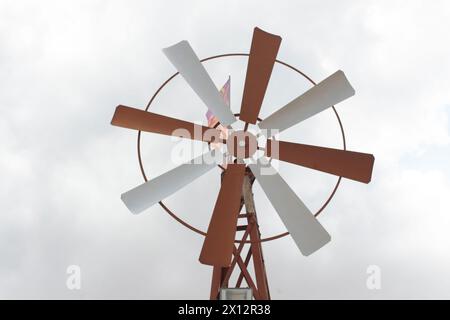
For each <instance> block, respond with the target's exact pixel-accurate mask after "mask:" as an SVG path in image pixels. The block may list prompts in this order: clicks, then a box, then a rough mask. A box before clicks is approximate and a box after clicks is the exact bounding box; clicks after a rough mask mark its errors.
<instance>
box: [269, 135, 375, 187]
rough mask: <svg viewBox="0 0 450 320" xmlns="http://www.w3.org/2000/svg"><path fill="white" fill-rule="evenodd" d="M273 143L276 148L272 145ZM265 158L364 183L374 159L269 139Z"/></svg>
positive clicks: (363, 154)
mask: <svg viewBox="0 0 450 320" xmlns="http://www.w3.org/2000/svg"><path fill="white" fill-rule="evenodd" d="M275 143H276V144H278V147H276V146H275V145H272V144H275ZM277 148H278V150H276V149H277ZM266 155H267V156H268V157H273V158H276V159H279V160H282V161H286V162H290V163H293V164H298V165H300V166H303V167H307V168H311V169H315V170H319V171H322V172H327V173H331V174H334V175H337V176H341V177H344V178H348V179H352V180H356V181H359V182H364V183H369V182H370V180H371V178H372V169H373V163H374V161H375V158H374V156H373V155H371V154H367V153H360V152H354V151H346V150H339V149H332V148H324V147H317V146H311V145H306V144H299V143H292V142H285V141H276V142H275V141H273V140H270V139H269V140H267V147H266Z"/></svg>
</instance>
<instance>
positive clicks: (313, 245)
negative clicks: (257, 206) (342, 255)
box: [249, 160, 331, 256]
mask: <svg viewBox="0 0 450 320" xmlns="http://www.w3.org/2000/svg"><path fill="white" fill-rule="evenodd" d="M249 167H250V170H251V171H252V172H253V174H254V175H255V177H256V180H258V183H259V184H260V185H261V187H262V189H263V190H264V192H265V194H266V195H267V198H268V199H269V200H270V202H271V203H272V205H273V207H274V209H275V210H276V211H277V213H278V215H279V216H280V218H281V220H282V221H283V223H284V225H285V227H286V229H287V230H288V231H289V233H290V234H291V236H292V238H293V239H294V241H295V243H296V244H297V247H298V248H299V249H300V251H301V253H302V254H303V255H304V256H308V255H310V254H311V253H313V252H315V251H317V250H319V249H320V248H321V247H323V246H324V245H325V244H327V243H328V242H329V241H330V240H331V237H330V235H329V234H328V232H327V231H326V230H325V229H324V227H322V225H321V224H320V223H319V221H318V220H317V219H316V218H315V217H314V215H313V214H312V213H311V211H309V209H308V208H307V207H306V206H305V204H304V203H303V202H302V201H301V200H300V198H299V197H297V195H296V194H295V192H294V191H293V190H292V189H291V188H290V187H289V186H288V184H287V183H286V181H284V180H283V178H282V177H281V176H280V175H279V174H278V173H277V172H276V170H275V169H274V168H273V167H272V166H271V165H263V164H262V163H261V162H260V160H258V161H257V164H249Z"/></svg>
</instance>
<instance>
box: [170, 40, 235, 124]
mask: <svg viewBox="0 0 450 320" xmlns="http://www.w3.org/2000/svg"><path fill="white" fill-rule="evenodd" d="M163 52H164V54H165V55H166V56H167V58H168V59H169V60H170V62H171V63H172V64H173V65H174V66H175V68H176V69H177V70H178V72H179V73H180V74H181V75H182V76H183V78H184V79H185V80H186V82H187V83H188V84H189V86H191V88H192V89H193V90H194V91H195V93H196V94H197V95H198V96H199V98H200V99H201V100H202V101H203V103H204V104H205V105H206V106H207V107H208V108H209V109H210V110H211V111H212V112H213V113H214V115H215V116H216V117H217V118H218V119H219V121H220V123H221V124H222V125H224V126H229V125H231V124H233V123H234V122H235V121H236V117H235V116H234V115H233V113H232V112H231V110H230V108H229V107H228V106H227V105H226V104H225V102H224V101H223V99H222V97H221V96H220V93H219V91H218V90H217V88H216V86H215V85H214V83H213V81H212V80H211V77H210V76H209V74H208V73H207V72H206V70H205V67H204V66H203V65H202V63H201V62H200V60H199V59H198V57H197V55H196V54H195V52H194V50H193V49H192V48H191V46H190V44H189V42H187V41H181V42H179V43H177V44H175V45H173V46H171V47H168V48H165V49H163Z"/></svg>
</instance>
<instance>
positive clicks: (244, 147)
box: [227, 130, 258, 159]
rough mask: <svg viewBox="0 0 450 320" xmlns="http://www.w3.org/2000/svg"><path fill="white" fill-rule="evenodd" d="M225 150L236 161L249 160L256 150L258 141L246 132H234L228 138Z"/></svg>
mask: <svg viewBox="0 0 450 320" xmlns="http://www.w3.org/2000/svg"><path fill="white" fill-rule="evenodd" d="M227 149H228V152H229V153H230V154H231V155H233V156H235V157H236V158H238V159H245V158H250V157H251V156H253V155H254V154H255V152H256V150H258V140H257V139H256V137H255V136H254V135H253V134H252V133H250V132H248V131H242V130H240V131H236V132H233V133H232V134H231V135H230V136H229V137H228V140H227Z"/></svg>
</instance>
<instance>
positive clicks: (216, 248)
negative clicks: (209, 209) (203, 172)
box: [199, 164, 245, 267]
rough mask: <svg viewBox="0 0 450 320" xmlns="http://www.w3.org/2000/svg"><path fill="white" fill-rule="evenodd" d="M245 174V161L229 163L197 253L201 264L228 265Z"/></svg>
mask: <svg viewBox="0 0 450 320" xmlns="http://www.w3.org/2000/svg"><path fill="white" fill-rule="evenodd" d="M244 174H245V164H228V166H227V169H226V171H225V174H224V177H223V180H222V185H221V187H220V191H219V195H218V197H217V201H216V205H215V207H214V211H213V214H212V217H211V221H210V223H209V227H208V232H207V233H206V237H205V241H204V242H203V248H202V251H201V253H200V258H199V260H200V262H201V263H203V264H208V265H212V266H222V267H228V266H229V265H230V262H231V257H232V254H233V247H234V237H235V234H236V223H237V220H238V215H239V208H240V204H241V194H242V183H243V181H244Z"/></svg>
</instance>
